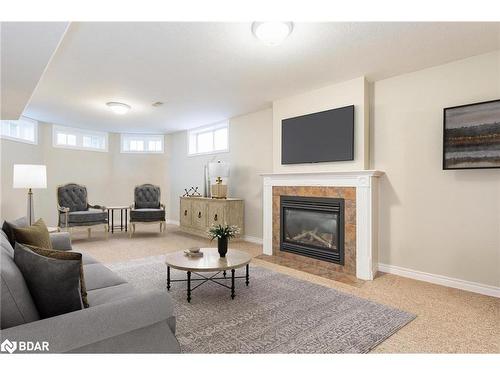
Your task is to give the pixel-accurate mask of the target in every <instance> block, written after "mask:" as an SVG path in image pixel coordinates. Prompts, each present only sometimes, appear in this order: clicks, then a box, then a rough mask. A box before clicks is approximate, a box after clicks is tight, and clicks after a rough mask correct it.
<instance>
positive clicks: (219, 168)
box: [208, 160, 229, 199]
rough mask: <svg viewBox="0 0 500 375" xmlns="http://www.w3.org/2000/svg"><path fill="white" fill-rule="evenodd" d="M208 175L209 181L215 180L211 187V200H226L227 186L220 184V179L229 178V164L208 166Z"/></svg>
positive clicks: (218, 163) (210, 164) (219, 162)
mask: <svg viewBox="0 0 500 375" xmlns="http://www.w3.org/2000/svg"><path fill="white" fill-rule="evenodd" d="M208 173H209V175H210V180H212V179H213V178H215V179H216V180H215V184H212V185H211V191H212V198H216V199H226V198H227V185H223V184H222V178H225V177H229V164H228V163H224V162H221V161H220V160H219V161H218V162H216V163H209V164H208Z"/></svg>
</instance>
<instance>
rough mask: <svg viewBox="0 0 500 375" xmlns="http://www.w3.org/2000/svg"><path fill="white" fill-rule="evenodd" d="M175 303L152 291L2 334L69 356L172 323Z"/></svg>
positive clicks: (0, 332)
mask: <svg viewBox="0 0 500 375" xmlns="http://www.w3.org/2000/svg"><path fill="white" fill-rule="evenodd" d="M172 316H173V302H172V299H171V297H170V296H169V295H168V294H167V293H165V292H164V291H158V290H155V291H151V292H147V293H142V294H138V295H136V296H133V297H129V298H124V299H122V300H118V301H115V302H111V303H107V304H103V305H98V306H94V307H89V308H87V309H83V310H78V311H73V312H71V313H68V314H63V315H59V316H54V317H52V318H48V319H43V320H38V321H35V322H31V323H27V324H22V325H19V326H16V327H11V328H8V329H4V330H1V331H0V340H1V341H2V342H3V340H5V339H9V340H11V341H39V342H42V341H46V342H48V343H49V351H50V352H51V353H62V352H68V351H71V350H75V349H78V348H81V347H83V346H86V345H90V344H94V343H97V342H100V341H103V340H106V339H109V338H112V337H115V336H118V335H122V334H124V333H127V332H131V331H134V330H137V329H140V328H144V327H147V326H150V325H152V324H155V323H158V322H161V321H164V320H168V319H169V318H170V319H171V318H172Z"/></svg>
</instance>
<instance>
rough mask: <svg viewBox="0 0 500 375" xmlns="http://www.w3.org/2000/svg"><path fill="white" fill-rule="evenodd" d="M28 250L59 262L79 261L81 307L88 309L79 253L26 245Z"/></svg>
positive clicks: (81, 258) (81, 260) (81, 259)
mask: <svg viewBox="0 0 500 375" xmlns="http://www.w3.org/2000/svg"><path fill="white" fill-rule="evenodd" d="M22 245H24V246H26V247H27V248H28V249H30V250H31V251H33V252H34V253H37V254H38V255H41V256H44V257H47V258H52V259H60V260H79V261H80V292H81V295H82V303H83V307H85V308H87V307H89V303H88V301H87V288H86V287H85V277H84V274H83V256H82V254H80V253H75V252H72V251H64V250H54V249H43V248H41V247H36V246H31V245H26V244H22Z"/></svg>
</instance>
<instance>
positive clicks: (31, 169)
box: [13, 164, 47, 225]
mask: <svg viewBox="0 0 500 375" xmlns="http://www.w3.org/2000/svg"><path fill="white" fill-rule="evenodd" d="M13 187H14V189H28V207H27V208H28V211H27V215H26V217H27V219H28V224H29V225H32V224H33V223H34V222H35V210H34V208H33V191H32V190H31V189H46V188H47V168H46V167H45V165H33V164H14V182H13Z"/></svg>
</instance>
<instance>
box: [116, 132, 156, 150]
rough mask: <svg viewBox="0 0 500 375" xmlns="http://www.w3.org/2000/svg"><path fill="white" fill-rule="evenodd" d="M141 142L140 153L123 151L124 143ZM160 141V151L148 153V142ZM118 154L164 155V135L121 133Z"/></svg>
mask: <svg viewBox="0 0 500 375" xmlns="http://www.w3.org/2000/svg"><path fill="white" fill-rule="evenodd" d="M127 140H128V142H131V141H142V142H143V145H144V148H145V149H143V150H142V151H132V150H130V149H129V150H125V147H124V146H125V142H127ZM150 141H160V142H161V150H160V151H150V150H148V149H146V146H147V145H148V142H150ZM120 153H122V154H164V153H165V134H139V133H121V134H120Z"/></svg>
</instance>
